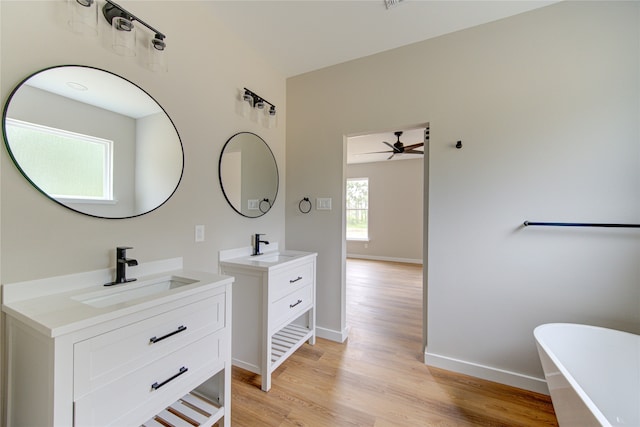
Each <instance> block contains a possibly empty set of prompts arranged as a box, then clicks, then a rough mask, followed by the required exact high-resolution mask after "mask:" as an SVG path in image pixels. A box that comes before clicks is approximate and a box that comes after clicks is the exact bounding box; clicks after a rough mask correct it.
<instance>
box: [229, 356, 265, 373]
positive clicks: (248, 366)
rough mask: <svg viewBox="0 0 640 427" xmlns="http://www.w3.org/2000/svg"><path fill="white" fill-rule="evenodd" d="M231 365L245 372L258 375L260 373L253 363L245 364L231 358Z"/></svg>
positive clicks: (258, 367)
mask: <svg viewBox="0 0 640 427" xmlns="http://www.w3.org/2000/svg"><path fill="white" fill-rule="evenodd" d="M231 364H232V365H233V366H237V367H238V368H242V369H244V370H246V371H249V372H253V373H254V374H258V375H260V371H261V369H260V366H257V365H254V364H253V363H247V362H243V361H242V360H238V359H233V358H232V359H231Z"/></svg>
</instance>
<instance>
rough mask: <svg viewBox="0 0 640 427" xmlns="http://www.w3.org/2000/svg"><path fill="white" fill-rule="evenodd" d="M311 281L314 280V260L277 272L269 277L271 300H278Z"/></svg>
mask: <svg viewBox="0 0 640 427" xmlns="http://www.w3.org/2000/svg"><path fill="white" fill-rule="evenodd" d="M311 282H313V263H312V262H308V263H305V264H302V265H297V266H294V267H291V268H287V269H286V270H284V271H281V272H277V273H275V274H274V275H273V276H272V277H270V278H269V302H274V301H277V300H279V299H280V298H282V297H284V296H285V295H287V294H289V293H291V292H294V291H297V290H298V289H301V288H303V287H305V286H307V285H308V284H310V283H311Z"/></svg>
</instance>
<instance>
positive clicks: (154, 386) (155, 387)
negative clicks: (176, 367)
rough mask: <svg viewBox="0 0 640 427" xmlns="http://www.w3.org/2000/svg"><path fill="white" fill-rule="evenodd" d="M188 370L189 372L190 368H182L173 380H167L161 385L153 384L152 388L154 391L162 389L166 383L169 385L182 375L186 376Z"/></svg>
mask: <svg viewBox="0 0 640 427" xmlns="http://www.w3.org/2000/svg"><path fill="white" fill-rule="evenodd" d="M188 370H189V368H185V367H184V366H183V367H182V368H180V372H178V373H177V374H175V375H174V376H172V377H171V378H167V379H166V380H164V381H162V382H161V383H153V384H151V388H152V389H154V390H157V389H159V388H160V387H162V386H163V385H165V384H166V383H168V382H169V381H173V380H175V379H176V378H178V377H179V376H180V375H182V374H184V373H185V372H187V371H188Z"/></svg>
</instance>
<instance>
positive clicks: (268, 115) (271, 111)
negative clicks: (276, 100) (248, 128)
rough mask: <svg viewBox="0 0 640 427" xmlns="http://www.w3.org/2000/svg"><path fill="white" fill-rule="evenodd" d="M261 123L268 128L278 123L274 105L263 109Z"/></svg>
mask: <svg viewBox="0 0 640 427" xmlns="http://www.w3.org/2000/svg"><path fill="white" fill-rule="evenodd" d="M262 125H263V126H264V127H266V128H268V129H273V128H275V127H276V126H277V125H278V119H277V115H276V109H275V108H274V107H270V108H265V109H264V117H262Z"/></svg>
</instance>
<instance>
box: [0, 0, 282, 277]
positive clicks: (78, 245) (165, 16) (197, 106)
mask: <svg viewBox="0 0 640 427" xmlns="http://www.w3.org/2000/svg"><path fill="white" fill-rule="evenodd" d="M123 6H124V5H123ZM1 7H2V29H1V31H2V69H1V71H2V80H1V89H2V99H3V101H4V100H6V99H7V97H8V95H9V93H10V91H11V90H12V89H13V87H14V86H15V85H16V84H18V83H19V82H20V81H21V80H22V79H23V78H25V77H26V76H28V75H29V74H30V73H33V72H35V71H36V70H39V69H42V68H45V67H48V66H52V65H58V64H82V65H91V66H95V67H98V68H103V69H107V70H109V71H112V72H115V73H117V74H119V75H121V76H123V77H125V78H127V79H129V80H131V81H132V82H134V83H136V84H137V85H139V86H140V87H142V88H143V89H145V90H146V91H147V92H149V93H150V94H152V95H153V96H154V98H155V99H156V100H157V101H158V102H159V103H160V104H161V105H162V106H163V107H164V108H165V110H166V111H167V113H168V114H169V115H170V116H171V118H172V120H173V122H174V123H175V125H176V128H177V129H178V132H179V133H180V136H181V139H182V144H183V146H184V152H185V169H184V176H183V179H182V183H181V184H180V187H179V188H178V190H177V192H176V193H175V194H174V196H173V197H172V198H171V200H169V201H168V202H167V203H166V204H165V205H164V206H162V207H161V208H160V209H158V210H156V211H154V212H152V213H150V214H148V215H144V216H141V217H138V218H132V219H125V220H103V219H96V218H91V217H87V216H84V215H79V214H77V213H74V212H71V211H69V210H67V209H64V208H62V207H60V206H58V205H57V204H55V203H52V202H51V201H49V200H47V199H46V198H44V197H43V196H42V195H40V194H39V193H38V192H37V191H35V190H34V189H33V188H32V187H31V186H30V185H29V184H28V183H27V182H26V181H25V180H24V179H23V177H22V176H21V175H20V173H19V172H18V170H17V169H16V168H15V167H14V166H13V164H12V163H11V160H10V158H9V156H8V155H7V153H6V150H4V149H3V150H2V154H1V161H2V166H3V167H2V176H1V187H2V190H3V191H2V194H3V195H5V196H6V198H3V199H2V227H1V229H2V263H3V265H5V266H6V268H3V269H2V282H3V283H9V282H16V281H22V280H28V279H35V278H40V277H47V276H51V275H59V274H69V273H74V272H79V271H86V270H94V269H100V268H105V267H109V266H112V265H113V262H114V248H115V247H116V245H130V246H133V247H134V248H135V249H133V250H131V251H130V253H129V254H130V256H131V257H134V258H136V259H138V261H141V262H143V261H150V260H157V259H164V258H170V257H175V256H184V258H185V265H186V266H187V267H188V268H195V269H201V270H207V271H217V252H218V250H219V249H226V248H232V247H237V246H248V245H250V236H251V234H252V233H256V232H263V233H267V235H268V238H269V240H274V241H278V240H281V241H284V200H283V197H281V198H280V199H279V200H277V201H276V204H275V206H274V208H273V210H272V211H271V212H270V213H269V214H267V215H265V216H264V217H262V218H259V219H248V218H244V217H241V216H240V215H238V214H236V213H235V212H234V211H233V210H232V209H231V207H229V206H228V205H227V203H226V201H225V199H224V196H223V194H222V191H221V189H220V185H219V183H218V170H217V169H218V158H219V156H220V152H221V150H222V146H223V145H224V143H225V141H226V140H227V139H228V138H229V137H230V136H232V135H233V134H235V133H237V132H239V131H251V132H255V133H257V134H259V135H261V136H262V137H263V138H264V139H265V140H266V141H267V143H268V144H269V145H270V147H271V148H272V150H273V151H274V155H275V156H276V159H277V161H278V163H279V164H280V166H281V169H282V173H281V175H280V179H281V181H280V184H281V186H282V188H283V186H284V177H285V174H284V171H283V168H284V149H285V143H284V135H285V130H284V129H285V124H286V120H285V118H284V114H283V115H282V117H280V119H279V124H280V125H279V127H278V128H275V129H266V128H264V127H262V126H260V125H259V124H256V123H254V122H252V121H250V120H249V119H246V118H243V117H241V116H239V115H238V114H236V112H235V108H236V105H235V99H236V96H237V93H238V91H239V90H240V89H242V88H243V87H245V86H246V87H249V88H251V89H253V90H255V91H256V92H258V93H260V94H261V95H263V96H265V97H267V98H268V99H270V100H272V101H273V102H274V103H275V104H276V105H277V106H278V107H279V108H278V110H279V111H281V112H283V113H284V112H285V108H284V107H285V105H284V102H285V79H284V77H283V76H282V75H280V74H279V73H278V72H276V71H275V70H274V69H273V68H272V67H271V66H270V65H269V63H268V62H265V61H264V60H263V59H262V58H261V57H260V56H259V55H258V54H257V53H256V52H254V51H252V50H250V49H249V48H247V47H245V46H244V45H242V44H241V43H240V42H236V41H235V39H234V38H233V37H231V36H230V34H229V33H228V32H227V31H226V30H225V28H224V26H223V25H222V24H220V23H218V22H217V21H216V18H215V16H212V15H211V13H209V11H208V9H207V3H206V2H198V1H194V2H183V1H163V2H146V1H129V2H127V3H126V6H125V7H127V8H128V9H131V11H132V12H133V13H136V14H138V15H140V16H141V17H143V19H145V21H148V22H150V23H152V25H154V26H157V27H158V28H160V29H161V30H162V31H163V32H164V33H165V34H167V39H166V41H167V50H166V54H167V55H168V57H169V71H168V72H167V73H158V74H156V73H152V72H150V71H148V70H146V69H145V68H144V67H142V66H141V65H139V64H138V62H142V61H143V60H144V58H142V57H136V58H123V57H120V56H118V55H116V54H115V53H113V52H111V51H110V50H109V49H105V48H104V47H103V46H102V45H103V44H105V43H106V42H105V41H104V40H102V39H100V38H98V39H92V38H89V37H86V36H84V37H83V36H77V35H75V34H73V33H72V32H70V31H68V30H67V28H66V19H67V18H66V5H65V2H52V1H42V2H21V1H3V2H2V3H1ZM27 16H28V17H29V19H25V17H27ZM176 16H180V19H179V20H176V19H175V17H176ZM99 23H100V25H101V30H105V27H106V26H107V23H106V21H105V20H104V19H102V18H101V19H100V20H99ZM106 29H108V28H106ZM105 32H106V31H105ZM140 32H144V31H143V30H140ZM281 106H282V109H280V107H281ZM280 194H281V195H282V194H284V192H280ZM196 224H203V225H205V229H206V240H205V242H203V243H195V242H194V226H195V225H196Z"/></svg>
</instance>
